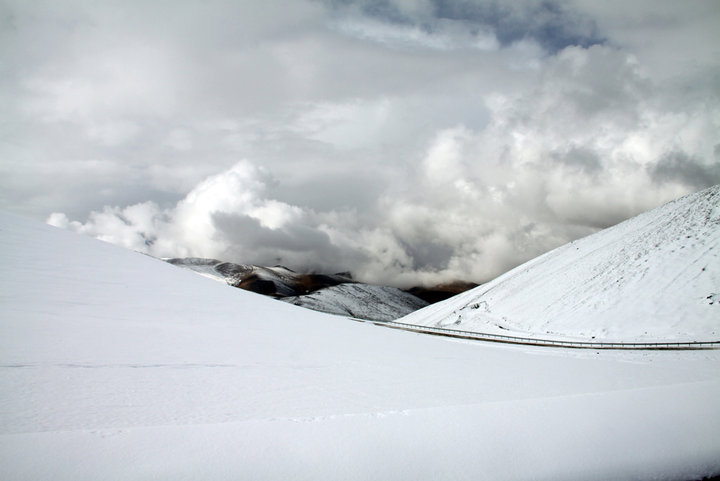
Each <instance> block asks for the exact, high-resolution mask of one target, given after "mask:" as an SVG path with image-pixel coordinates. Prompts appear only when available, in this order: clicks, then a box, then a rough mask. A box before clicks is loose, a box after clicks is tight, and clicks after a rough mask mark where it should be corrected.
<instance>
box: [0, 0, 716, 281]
mask: <svg viewBox="0 0 720 481" xmlns="http://www.w3.org/2000/svg"><path fill="white" fill-rule="evenodd" d="M1 8H2V9H3V10H2V13H0V19H1V20H0V24H1V25H3V28H2V29H0V35H1V36H2V38H0V56H1V57H2V61H1V62H0V65H1V66H0V68H1V69H3V70H2V74H3V75H0V101H2V103H3V106H4V108H3V109H2V111H0V122H2V125H3V127H4V128H3V129H0V207H2V208H4V209H8V210H12V211H15V212H18V213H23V214H26V215H31V216H34V217H38V218H43V219H47V218H48V216H49V215H50V214H51V213H53V212H55V213H56V214H53V215H52V216H50V219H49V221H50V222H52V223H54V224H56V225H62V226H64V227H66V228H70V229H73V230H77V231H79V232H83V233H86V234H88V235H93V236H96V237H100V238H103V239H105V240H109V241H111V242H115V243H119V244H121V245H125V246H127V247H130V248H133V249H137V250H142V251H144V252H148V253H151V254H153V255H161V256H183V255H197V256H210V257H218V258H227V259H228V260H234V261H237V262H257V263H271V264H275V263H285V264H287V265H288V266H289V267H295V268H305V267H308V268H312V269H318V270H324V271H330V270H332V271H342V270H351V271H353V272H354V273H355V274H356V275H357V276H358V277H360V278H362V279H365V280H368V281H373V282H379V283H394V284H397V285H410V284H414V283H417V282H427V283H433V282H441V281H445V280H452V279H466V280H472V281H476V282H478V281H483V280H487V279H489V278H491V277H494V276H495V275H498V274H500V273H501V272H503V271H504V270H506V269H508V268H510V267H512V266H514V265H517V264H518V263H520V262H522V261H524V260H527V259H529V258H531V257H533V256H535V255H537V254H540V253H542V252H544V251H546V250H548V249H550V248H552V247H555V246H557V245H560V244H562V243H564V242H567V241H569V240H572V239H575V238H577V237H579V236H582V235H586V234H589V233H591V232H594V231H595V230H597V229H600V228H603V227H606V226H609V225H612V224H614V223H616V222H618V221H620V220H622V219H625V218H627V217H629V216H631V215H634V214H637V213H639V212H641V211H643V210H646V209H649V208H652V207H655V206H657V205H659V204H661V203H663V202H665V201H668V200H670V199H672V198H675V197H678V196H680V195H683V194H686V193H689V192H691V191H693V190H697V189H699V188H702V187H704V186H706V185H708V184H709V183H715V182H718V172H717V163H718V161H719V159H718V154H717V152H718V147H717V145H718V137H717V132H718V128H719V126H718V120H717V119H718V118H720V99H718V92H717V85H716V83H717V82H716V79H717V78H718V75H719V74H720V62H719V61H718V59H717V55H716V52H715V48H716V47H715V45H718V44H719V43H720V38H718V35H719V34H718V30H717V28H716V25H717V21H718V15H720V11H718V10H717V9H716V8H714V6H713V5H712V2H689V3H688V2H686V3H684V4H683V5H680V4H678V3H677V2H657V1H638V2H620V1H617V2H610V3H608V2H590V1H587V0H565V1H557V2H541V1H535V0H528V1H522V2H514V1H513V2H510V1H500V0H498V1H479V0H478V1H470V0H461V1H457V2H447V1H444V0H328V1H322V0H307V1H305V0H295V1H292V2H287V1H281V0H268V1H266V2H255V1H251V0H247V1H244V0H243V1H237V2H225V1H210V2H195V1H188V2H182V3H181V4H177V2H165V1H160V2H153V3H151V4H150V3H147V2H139V1H125V2H114V1H110V2H101V3H88V2H82V1H68V2H64V3H63V5H62V7H59V6H58V5H57V4H56V3H53V2H49V1H47V2H45V1H39V2H23V1H19V0H17V1H16V0H11V1H9V2H5V3H4V4H3V6H2V7H1ZM238 159H248V160H247V161H242V162H238Z"/></svg>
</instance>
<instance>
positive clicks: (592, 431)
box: [0, 214, 720, 480]
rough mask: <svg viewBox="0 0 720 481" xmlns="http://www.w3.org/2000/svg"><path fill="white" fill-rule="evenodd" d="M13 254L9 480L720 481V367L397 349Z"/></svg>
mask: <svg viewBox="0 0 720 481" xmlns="http://www.w3.org/2000/svg"><path fill="white" fill-rule="evenodd" d="M0 251H1V252H3V269H2V271H1V272H2V275H0V478H1V479H7V480H35V479H54V480H71V479H72V480H76V479H90V480H92V479H103V480H121V479H138V480H142V479H179V480H181V479H218V480H225V479H226V480H231V479H289V478H291V479H398V478H400V479H498V480H516V479H517V480H520V479H587V480H593V479H597V480H605V479H630V478H632V479H668V480H674V479H693V478H698V477H702V476H706V475H710V474H720V405H718V403H717V402H716V400H717V398H718V396H720V376H719V374H720V353H719V352H718V351H700V352H687V353H684V352H683V353H678V352H667V353H666V352H649V353H648V352H644V353H616V352H593V351H590V352H583V353H578V352H577V351H572V352H570V351H565V350H562V349H548V348H532V347H518V346H501V345H494V344H486V343H477V342H463V341H456V340H450V339H443V338H438V337H433V336H425V335H421V334H415V333H409V332H403V331H397V330H392V329H385V328H381V327H377V326H374V325H372V324H369V323H357V322H352V321H349V320H345V319H343V318H340V317H337V316H331V315H326V314H322V313H317V312H313V311H310V310H306V309H303V308H299V307H296V306H292V305H288V304H286V303H281V302H277V301H274V300H272V299H268V298H265V297H263V296H261V295H257V294H253V293H249V292H245V291H242V290H238V289H234V288H231V287H229V286H225V285H222V284H220V283H217V282H213V281H211V280H208V279H205V278H203V277H201V276H197V275H196V274H194V273H192V272H187V271H183V270H180V269H176V268H174V267H173V266H171V265H168V264H166V263H164V262H162V261H159V260H155V259H152V258H150V257H147V256H142V255H138V254H135V253H133V252H129V251H125V250H122V249H120V248H117V247H114V246H111V245H109V244H105V243H102V242H99V241H95V240H92V239H87V238H83V237H79V236H77V235H75V234H72V233H69V232H65V231H61V230H58V229H54V228H52V227H49V226H45V225H42V224H38V223H34V222H32V221H28V220H25V219H20V218H16V217H12V216H9V215H5V214H0ZM433 307H435V306H431V308H433Z"/></svg>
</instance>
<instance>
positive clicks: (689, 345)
mask: <svg viewBox="0 0 720 481" xmlns="http://www.w3.org/2000/svg"><path fill="white" fill-rule="evenodd" d="M352 320H354V321H360V322H371V323H373V324H375V325H376V326H385V327H389V328H393V329H402V330H405V331H412V332H419V333H423V334H433V335H436V336H447V337H454V338H459V339H473V340H477V341H490V342H502V343H507V344H523V345H530V346H546V347H568V348H574V349H636V350H698V349H720V341H679V342H589V341H566V340H552V339H537V338H532V337H519V336H506V335H503V334H487V333H482V332H471V331H460V330H457V329H445V328H442V327H430V326H418V325H415V324H404V323H402V322H395V321H370V320H366V319H358V318H352Z"/></svg>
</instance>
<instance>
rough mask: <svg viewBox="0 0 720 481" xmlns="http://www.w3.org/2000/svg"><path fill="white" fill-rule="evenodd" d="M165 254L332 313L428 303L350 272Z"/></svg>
mask: <svg viewBox="0 0 720 481" xmlns="http://www.w3.org/2000/svg"><path fill="white" fill-rule="evenodd" d="M165 260H166V262H169V263H170V264H173V265H175V266H178V267H183V268H185V269H189V270H192V271H194V272H197V273H198V274H200V275H203V276H205V277H209V278H211V279H213V280H216V281H220V282H223V283H227V284H230V285H231V286H235V287H239V288H241V289H245V290H248V291H252V292H257V293H259V294H265V295H269V296H273V297H276V298H278V299H280V300H282V301H285V302H289V303H290V304H295V305H296V306H302V307H305V308H308V309H312V310H315V311H320V312H327V313H329V314H339V315H342V316H351V317H358V318H360V319H369V320H377V321H391V320H394V319H397V318H399V317H402V316H405V315H407V314H410V313H411V312H413V311H416V310H418V309H420V308H422V307H425V306H427V305H428V303H427V302H426V301H423V300H422V299H420V298H418V297H416V296H414V295H412V294H409V293H407V292H405V291H403V290H400V289H397V288H395V287H386V286H372V285H369V284H362V283H359V282H355V281H353V280H352V278H350V277H349V274H332V275H324V274H300V273H296V272H294V271H292V270H290V269H288V268H286V267H282V266H275V267H262V266H255V265H248V264H234V263H231V262H222V261H219V260H217V259H203V258H196V257H187V258H176V259H165Z"/></svg>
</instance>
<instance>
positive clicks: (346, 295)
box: [281, 283, 428, 321]
mask: <svg viewBox="0 0 720 481" xmlns="http://www.w3.org/2000/svg"><path fill="white" fill-rule="evenodd" d="M281 300H283V301H285V302H289V303H290V304H295V305H296V306H302V307H306V308H308V309H313V310H316V311H320V312H327V313H330V314H339V315H342V316H350V317H358V318H360V319H371V320H377V321H392V320H394V319H397V318H399V317H402V316H404V315H406V314H409V313H411V312H413V311H416V310H418V309H421V308H423V307H425V306H427V305H428V303H427V302H425V301H423V300H422V299H420V298H418V297H415V296H414V295H412V294H408V293H407V292H405V291H402V290H400V289H398V288H396V287H388V286H371V285H369V284H359V283H356V284H340V285H337V286H333V287H326V288H324V289H320V290H318V291H315V292H313V293H312V294H306V295H304V296H294V297H284V298H282V299H281Z"/></svg>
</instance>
